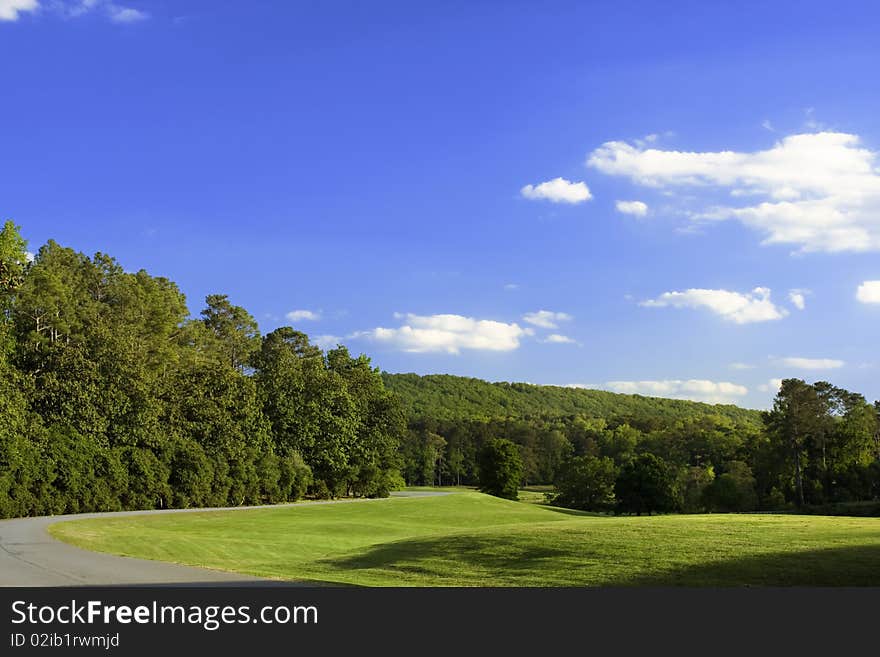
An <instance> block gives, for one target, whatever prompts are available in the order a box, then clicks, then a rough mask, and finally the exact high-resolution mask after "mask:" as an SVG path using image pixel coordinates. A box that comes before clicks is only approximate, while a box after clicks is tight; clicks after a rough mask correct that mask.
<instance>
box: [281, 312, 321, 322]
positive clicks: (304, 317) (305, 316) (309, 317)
mask: <svg viewBox="0 0 880 657" xmlns="http://www.w3.org/2000/svg"><path fill="white" fill-rule="evenodd" d="M285 317H287V319H289V320H290V321H291V322H302V321H308V322H316V321H318V320H319V319H321V313H320V312H315V311H313V310H291V311H290V312H289V313H287V314H286V315H285Z"/></svg>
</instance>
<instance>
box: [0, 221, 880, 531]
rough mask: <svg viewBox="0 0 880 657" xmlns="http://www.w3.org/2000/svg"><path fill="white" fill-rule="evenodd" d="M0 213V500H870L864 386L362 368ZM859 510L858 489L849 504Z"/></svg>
mask: <svg viewBox="0 0 880 657" xmlns="http://www.w3.org/2000/svg"><path fill="white" fill-rule="evenodd" d="M26 246H27V245H26V244H25V242H24V240H23V239H22V238H21V236H20V235H19V232H18V229H17V227H16V226H15V225H13V224H12V223H11V222H7V223H6V224H5V225H4V226H3V228H2V230H0V516H19V515H30V514H53V513H62V512H77V511H92V510H117V509H134V508H163V507H193V506H209V505H210V506H222V505H240V504H249V503H273V502H280V501H286V500H294V499H297V498H299V497H301V496H303V495H312V496H315V497H336V496H341V495H353V496H366V497H380V496H385V495H387V494H388V493H389V491H390V490H392V489H393V488H395V487H399V486H401V485H403V484H404V483H408V484H416V485H448V484H456V485H472V486H480V487H481V488H482V489H483V490H486V491H489V492H492V493H493V494H496V495H500V496H504V497H515V496H516V488H517V487H518V486H522V485H531V484H545V485H550V484H552V485H555V493H553V494H552V501H553V502H554V503H555V504H559V505H563V506H568V507H572V508H576V509H583V510H593V511H609V510H614V511H616V512H620V513H652V512H655V511H672V510H678V511H685V512H699V511H750V510H755V509H782V508H800V509H803V510H805V511H811V510H814V509H816V508H822V509H828V508H831V507H832V505H838V507H841V508H842V505H853V504H857V505H858V504H862V506H859V507H858V508H860V509H862V510H864V509H868V508H876V505H875V506H870V503H871V501H875V502H876V501H877V500H880V421H878V415H880V404H877V403H875V404H874V405H871V404H869V403H868V402H867V401H866V400H865V398H864V397H863V396H862V395H859V394H857V393H853V392H849V391H847V390H843V389H841V388H838V387H835V386H833V385H831V384H829V383H826V382H817V383H814V384H808V383H806V382H804V381H801V380H798V379H787V380H785V381H783V383H782V386H781V389H780V391H779V394H778V395H777V397H776V399H775V403H774V405H773V408H772V410H770V411H767V412H764V413H761V412H758V411H753V410H746V409H741V408H737V407H735V406H729V405H710V404H701V403H695V402H689V401H682V400H670V399H657V398H650V397H642V396H639V395H620V394H614V393H609V392H603V391H598V390H583V389H574V388H561V387H554V386H534V385H527V384H519V383H488V382H485V381H480V380H477V379H468V378H461V377H454V376H446V375H434V376H424V377H419V376H416V375H414V374H399V375H394V374H380V372H379V371H378V370H377V369H376V368H374V367H372V365H371V363H370V360H369V359H368V358H367V357H366V356H359V357H353V356H351V355H350V354H349V352H348V351H347V350H346V349H345V348H344V347H337V348H336V349H332V350H330V351H327V352H326V353H325V352H323V351H322V350H321V349H319V348H318V347H317V346H315V345H313V344H311V343H310V342H309V339H308V337H307V336H306V335H305V334H303V333H300V332H298V331H296V330H294V329H293V328H290V327H282V328H278V329H276V330H274V331H272V332H271V333H268V334H267V335H261V334H260V331H259V328H258V326H257V323H256V321H255V320H254V318H253V317H252V316H251V315H250V314H249V313H248V312H247V311H246V310H245V309H244V308H242V307H240V306H236V305H234V304H233V303H232V302H231V301H230V300H229V298H228V297H227V296H225V295H222V294H215V295H210V296H208V297H207V298H206V300H205V307H204V309H202V310H201V312H200V314H199V315H198V317H191V316H190V312H189V310H188V308H187V305H186V300H185V298H184V296H183V295H182V294H181V292H180V291H179V290H178V288H177V286H176V285H175V284H174V283H172V282H171V281H169V280H167V279H165V278H161V277H155V276H151V275H149V274H147V273H146V272H145V271H139V272H136V273H129V272H126V271H124V270H123V269H122V267H121V266H120V265H119V264H118V263H117V262H116V261H115V260H113V259H112V258H111V257H109V256H107V255H105V254H102V253H97V254H95V255H94V256H93V257H91V258H90V257H87V256H85V255H84V254H81V253H77V252H75V251H73V250H71V249H68V248H64V247H62V246H60V245H58V244H57V243H55V242H53V241H50V242H49V243H47V244H46V245H44V246H43V247H42V248H41V249H40V250H39V252H38V253H37V254H36V256H35V257H34V258H33V259H32V261H31V258H29V257H28V254H27V252H26V250H25V249H26ZM866 504H867V505H869V506H864V505H866Z"/></svg>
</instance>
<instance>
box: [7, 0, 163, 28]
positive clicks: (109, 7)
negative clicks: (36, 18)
mask: <svg viewBox="0 0 880 657" xmlns="http://www.w3.org/2000/svg"><path fill="white" fill-rule="evenodd" d="M2 1H3V0H0V2H2ZM52 9H53V10H54V11H55V12H56V13H58V14H60V15H61V16H64V17H65V18H79V17H80V16H85V15H87V14H91V13H93V12H96V11H97V12H100V13H102V14H103V15H104V16H105V17H107V18H108V19H110V21H112V22H113V23H138V22H140V21H145V20H147V19H148V18H149V17H150V15H149V14H148V13H147V12H145V11H141V10H140V9H134V8H132V7H125V6H122V5H118V4H116V3H115V2H112V0H75V1H70V2H64V3H62V2H56V3H55V4H53V5H52Z"/></svg>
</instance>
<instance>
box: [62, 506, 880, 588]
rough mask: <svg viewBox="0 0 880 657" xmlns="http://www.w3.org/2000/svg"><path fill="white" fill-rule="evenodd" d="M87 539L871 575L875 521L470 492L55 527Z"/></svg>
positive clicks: (324, 556) (394, 562) (580, 581)
mask: <svg viewBox="0 0 880 657" xmlns="http://www.w3.org/2000/svg"><path fill="white" fill-rule="evenodd" d="M51 533H52V534H53V535H54V536H56V537H58V538H60V539H61V540H65V541H68V542H70V543H73V544H75V545H78V546H81V547H84V548H88V549H92V550H98V551H105V552H112V553H115V554H122V555H127V556H134V557H141V558H146V559H159V560H165V561H173V562H177V563H184V564H189V565H195V566H204V567H208V568H216V569H221V570H233V571H238V572H243V573H250V574H253V575H259V576H263V577H270V578H275V579H289V580H310V581H317V582H334V583H344V584H358V585H370V586H395V585H401V586H453V585H454V586H608V585H624V586H628V585H687V586H764V585H770V586H790V585H812V586H836V585H849V586H863V585H880V519H875V518H842V517H835V518H830V517H822V516H794V515H670V516H653V517H644V516H643V517H618V518H615V517H608V516H588V515H584V514H579V513H578V512H574V511H565V510H561V509H554V508H552V507H547V506H539V505H536V504H524V503H521V502H510V501H506V500H501V499H497V498H493V497H489V496H486V495H482V494H480V493H475V492H462V493H456V494H453V495H448V496H443V497H425V498H392V499H388V500H376V501H362V502H350V503H340V504H326V505H301V506H288V507H279V508H272V509H253V510H242V511H223V512H205V513H187V514H176V515H174V514H169V515H153V516H134V517H121V518H108V519H97V520H77V521H72V522H65V523H59V524H56V525H53V526H52V528H51Z"/></svg>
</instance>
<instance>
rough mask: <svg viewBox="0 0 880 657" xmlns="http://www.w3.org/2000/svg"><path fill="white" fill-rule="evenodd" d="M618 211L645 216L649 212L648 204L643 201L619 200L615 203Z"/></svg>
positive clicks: (635, 215)
mask: <svg viewBox="0 0 880 657" xmlns="http://www.w3.org/2000/svg"><path fill="white" fill-rule="evenodd" d="M614 207H616V208H617V211H618V212H620V213H622V214H631V215H633V216H634V217H644V216H645V215H647V214H648V206H647V205H646V204H645V203H642V202H641V201H617V202H616V203H615V204H614Z"/></svg>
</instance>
